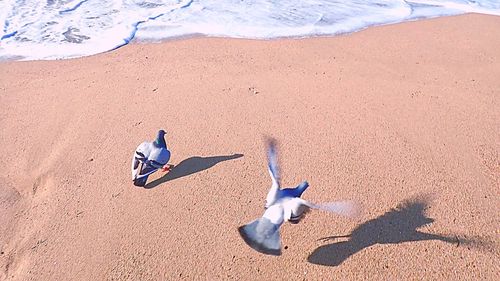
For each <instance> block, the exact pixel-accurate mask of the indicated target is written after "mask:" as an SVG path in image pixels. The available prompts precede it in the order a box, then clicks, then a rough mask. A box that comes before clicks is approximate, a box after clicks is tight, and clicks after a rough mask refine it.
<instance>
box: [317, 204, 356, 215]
mask: <svg viewBox="0 0 500 281" xmlns="http://www.w3.org/2000/svg"><path fill="white" fill-rule="evenodd" d="M310 206H311V208H314V209H319V210H323V211H327V212H331V213H335V214H337V215H341V216H345V217H356V216H357V215H359V207H358V206H357V204H355V203H354V202H351V201H337V202H328V203H321V204H312V203H310Z"/></svg>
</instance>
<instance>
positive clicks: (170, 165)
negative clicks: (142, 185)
mask: <svg viewBox="0 0 500 281" xmlns="http://www.w3.org/2000/svg"><path fill="white" fill-rule="evenodd" d="M173 167H174V165H172V164H167V165H165V166H163V168H162V169H161V171H162V172H164V173H166V172H169V171H170V170H171V169H172V168H173Z"/></svg>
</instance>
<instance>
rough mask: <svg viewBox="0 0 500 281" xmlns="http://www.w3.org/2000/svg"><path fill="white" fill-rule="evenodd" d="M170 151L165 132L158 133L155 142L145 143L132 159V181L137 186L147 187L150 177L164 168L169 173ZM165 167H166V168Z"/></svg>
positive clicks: (138, 148)
mask: <svg viewBox="0 0 500 281" xmlns="http://www.w3.org/2000/svg"><path fill="white" fill-rule="evenodd" d="M168 160H170V151H169V150H168V149H167V144H166V143H165V131H164V130H160V131H158V136H157V137H156V139H155V140H154V141H153V142H147V141H145V142H143V143H141V144H140V145H139V146H138V147H137V149H136V150H135V153H134V156H133V157H132V180H133V181H134V185H136V186H144V185H146V181H147V180H148V176H149V175H151V174H152V173H154V172H156V171H157V170H158V169H160V168H163V171H168V170H169V169H170V166H169V165H168V164H167V163H168ZM164 166H165V167H164Z"/></svg>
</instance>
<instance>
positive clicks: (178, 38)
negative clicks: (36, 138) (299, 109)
mask: <svg viewBox="0 0 500 281" xmlns="http://www.w3.org/2000/svg"><path fill="white" fill-rule="evenodd" d="M468 15H478V16H486V17H498V16H496V15H490V14H479V13H465V14H459V15H448V16H435V17H429V18H415V19H410V20H407V21H403V22H395V23H383V24H374V25H370V26H366V27H363V28H360V29H358V30H355V31H349V32H341V33H337V34H334V35H308V36H285V37H273V38H236V37H217V36H208V35H204V34H201V33H199V34H189V35H181V36H176V37H171V38H167V39H162V40H159V41H156V40H152V41H148V40H143V41H138V40H136V39H133V40H132V42H129V43H123V45H120V46H117V47H115V48H113V49H111V50H108V51H105V52H102V53H97V54H93V55H88V56H82V57H72V58H60V59H40V60H22V59H17V60H16V59H0V63H4V62H15V61H64V60H74V59H80V58H86V57H93V56H98V55H101V54H107V53H110V52H115V51H117V50H119V49H122V48H124V47H127V46H130V45H132V46H133V45H150V44H152V45H156V44H168V43H170V42H176V41H184V40H193V39H208V40H210V39H215V40H220V39H222V40H242V41H250V42H252V41H263V42H273V41H283V40H292V41H295V40H309V39H330V38H337V37H343V36H350V35H352V34H355V33H359V32H363V31H365V30H369V29H372V28H379V27H384V26H391V25H399V24H405V23H412V22H419V21H428V20H437V19H441V18H453V17H462V16H468Z"/></svg>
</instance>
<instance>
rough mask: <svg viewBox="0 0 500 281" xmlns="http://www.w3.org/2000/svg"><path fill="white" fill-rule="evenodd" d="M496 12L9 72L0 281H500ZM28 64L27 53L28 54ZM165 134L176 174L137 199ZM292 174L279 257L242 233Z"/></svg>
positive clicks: (179, 47)
mask: <svg viewBox="0 0 500 281" xmlns="http://www.w3.org/2000/svg"><path fill="white" fill-rule="evenodd" d="M499 31H500V17H494V16H485V15H464V16H459V17H449V18H440V19H432V20H424V21H418V22H409V23H403V24H398V25H390V26H382V27H376V28H370V29H367V30H365V31H361V32H358V33H355V34H349V35H345V36H338V37H334V38H313V39H304V40H273V41H252V40H233V39H209V38H194V39H186V40H179V41H171V42H165V43H161V44H148V45H146V44H136V45H129V46H126V47H123V48H121V49H119V50H117V51H113V52H109V53H105V54H100V55H96V56H92V57H87V58H80V59H72V60H63V61H36V62H3V63H0V155H2V164H3V165H2V170H3V171H2V173H1V174H0V214H1V216H0V224H1V225H2V227H0V251H1V254H0V280H176V279H186V280H226V279H227V280H500V262H499V260H500V259H499V258H500V250H499V247H500V243H499V238H500V187H499V183H500V180H499V179H500V163H499V148H500V106H499V105H500V104H499V102H500V32H499ZM34 51H36V50H34ZM160 128H163V129H165V130H166V131H167V136H166V139H167V143H168V145H169V147H170V149H171V151H172V158H171V163H173V164H175V165H177V167H175V168H174V169H173V170H172V171H171V172H170V173H168V174H164V173H159V172H158V173H156V174H154V175H153V176H152V177H151V178H150V181H149V183H148V185H147V188H137V187H135V186H133V185H132V181H131V176H130V160H131V157H132V153H133V151H134V149H135V148H136V147H137V145H138V144H139V143H140V142H142V141H144V140H152V139H153V138H154V137H155V135H156V132H157V130H158V129H160ZM264 135H271V136H274V137H275V138H276V139H277V140H278V141H279V142H280V161H281V169H282V180H283V184H284V185H285V186H295V185H296V184H298V183H299V182H300V181H302V180H308V181H309V183H310V185H311V186H310V187H309V189H308V190H307V191H306V192H305V193H304V195H303V198H304V199H307V200H310V201H312V202H328V201H334V200H343V199H347V200H355V201H357V202H359V203H360V204H361V205H362V206H363V213H362V214H361V215H360V216H359V217H358V218H356V219H346V218H342V217H338V216H335V215H332V214H328V213H324V212H311V213H310V214H308V216H307V217H306V218H305V219H304V220H303V221H302V222H301V223H300V224H297V225H291V224H288V223H287V224H285V225H283V227H282V229H281V230H282V232H281V236H282V241H283V247H284V249H283V254H282V255H281V256H280V257H273V256H266V255H262V254H260V253H257V252H256V251H254V250H253V249H251V248H250V247H248V246H247V245H246V244H245V243H244V241H243V240H242V239H241V238H240V236H239V234H238V231H237V228H238V226H240V225H242V224H245V223H248V222H250V221H252V220H253V219H255V218H257V217H258V216H261V215H262V213H263V210H264V209H263V206H264V198H265V195H266V193H267V191H268V189H269V187H270V185H271V180H270V178H269V174H268V172H267V170H266V156H265V149H264V144H263V136H264Z"/></svg>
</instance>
